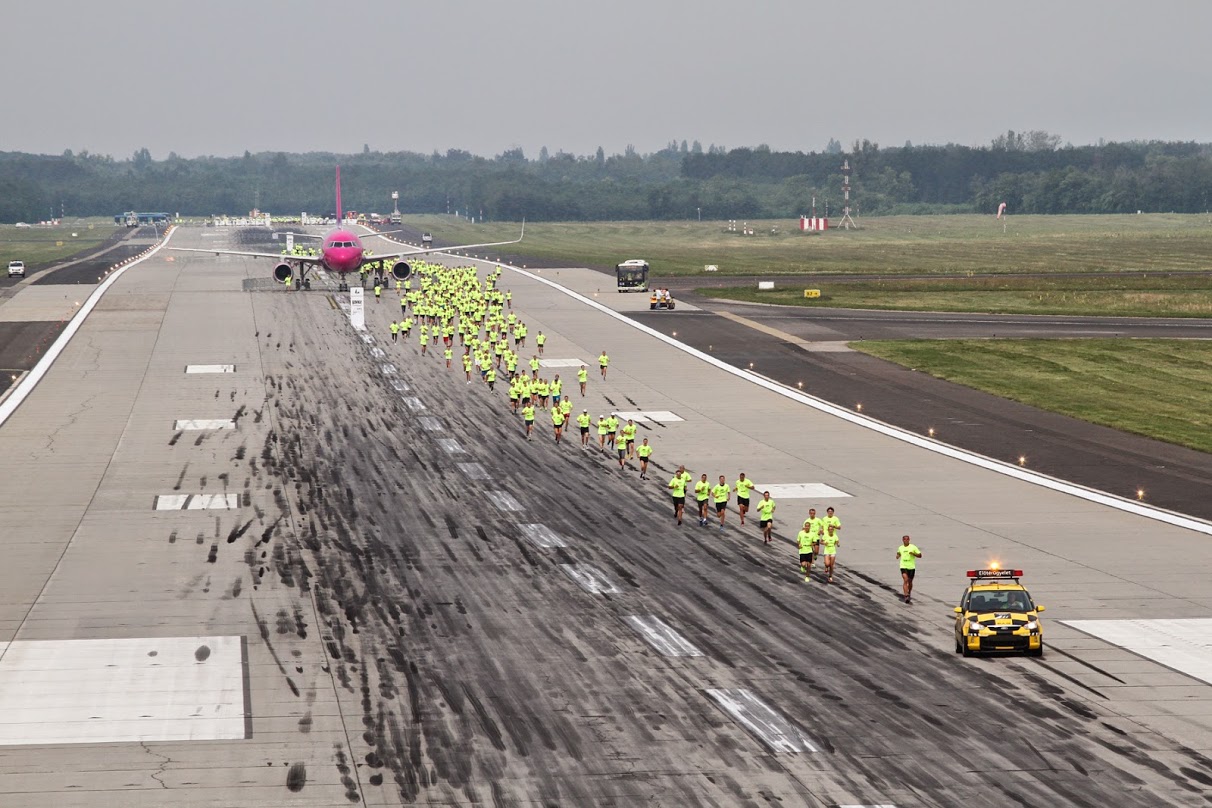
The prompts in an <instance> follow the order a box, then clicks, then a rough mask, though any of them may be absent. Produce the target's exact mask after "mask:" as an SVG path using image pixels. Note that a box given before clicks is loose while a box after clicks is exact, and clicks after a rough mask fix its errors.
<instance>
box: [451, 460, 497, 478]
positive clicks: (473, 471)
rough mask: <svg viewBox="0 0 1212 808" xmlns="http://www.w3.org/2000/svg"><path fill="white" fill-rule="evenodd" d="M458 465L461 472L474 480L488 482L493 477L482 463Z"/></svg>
mask: <svg viewBox="0 0 1212 808" xmlns="http://www.w3.org/2000/svg"><path fill="white" fill-rule="evenodd" d="M456 465H457V466H458V467H459V471H461V472H463V473H464V474H466V475H467V476H468V477H470V478H471V479H473V480H487V479H490V478H491V476H492V475H490V474H489V473H488V469H486V468H484V465H483V464H482V463H457V464H456Z"/></svg>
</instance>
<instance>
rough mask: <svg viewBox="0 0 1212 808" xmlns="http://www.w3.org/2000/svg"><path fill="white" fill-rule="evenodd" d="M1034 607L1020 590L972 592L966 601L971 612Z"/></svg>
mask: <svg viewBox="0 0 1212 808" xmlns="http://www.w3.org/2000/svg"><path fill="white" fill-rule="evenodd" d="M1033 608H1034V607H1033V606H1032V605H1031V598H1029V597H1027V593H1026V592H1023V591H1021V590H1015V591H1011V592H973V593H972V597H971V599H970V600H969V602H968V609H969V611H973V612H981V613H983V612H1029V611H1031V610H1032V609H1033Z"/></svg>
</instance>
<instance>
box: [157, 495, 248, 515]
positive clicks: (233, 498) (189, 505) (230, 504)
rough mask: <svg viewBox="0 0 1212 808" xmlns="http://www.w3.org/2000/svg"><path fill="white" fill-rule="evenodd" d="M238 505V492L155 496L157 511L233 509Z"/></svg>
mask: <svg viewBox="0 0 1212 808" xmlns="http://www.w3.org/2000/svg"><path fill="white" fill-rule="evenodd" d="M239 507H240V495H239V494H161V495H160V496H158V497H156V507H155V509H156V510H157V511H210V510H223V511H234V510H235V509H237V508H239Z"/></svg>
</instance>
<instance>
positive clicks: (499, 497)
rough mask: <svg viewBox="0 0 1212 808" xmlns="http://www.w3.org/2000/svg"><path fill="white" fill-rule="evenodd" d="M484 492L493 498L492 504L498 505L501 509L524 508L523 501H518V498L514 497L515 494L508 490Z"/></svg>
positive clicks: (517, 509) (515, 509) (513, 509)
mask: <svg viewBox="0 0 1212 808" xmlns="http://www.w3.org/2000/svg"><path fill="white" fill-rule="evenodd" d="M484 493H485V494H486V495H487V496H488V498H489V499H490V500H492V504H493V505H496V506H497V508H498V509H499V510H502V511H520V510H522V503H520V502H518V501H517V499H515V498H514V496H513V494H511V493H509V492H508V491H485V492H484Z"/></svg>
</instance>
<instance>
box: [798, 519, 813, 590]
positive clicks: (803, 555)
mask: <svg viewBox="0 0 1212 808" xmlns="http://www.w3.org/2000/svg"><path fill="white" fill-rule="evenodd" d="M811 528H812V521H811V520H810V519H805V520H804V526H803V527H802V528H800V532H799V533H797V534H796V535H795V541H796V544H798V545H799V548H800V572H802V573H804V583H808V582H809V581H811V580H812V577H811V575H810V573H811V572H812V559H813V558H814V557H815V555H816V534H815V533H813V532H812V529H811Z"/></svg>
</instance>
